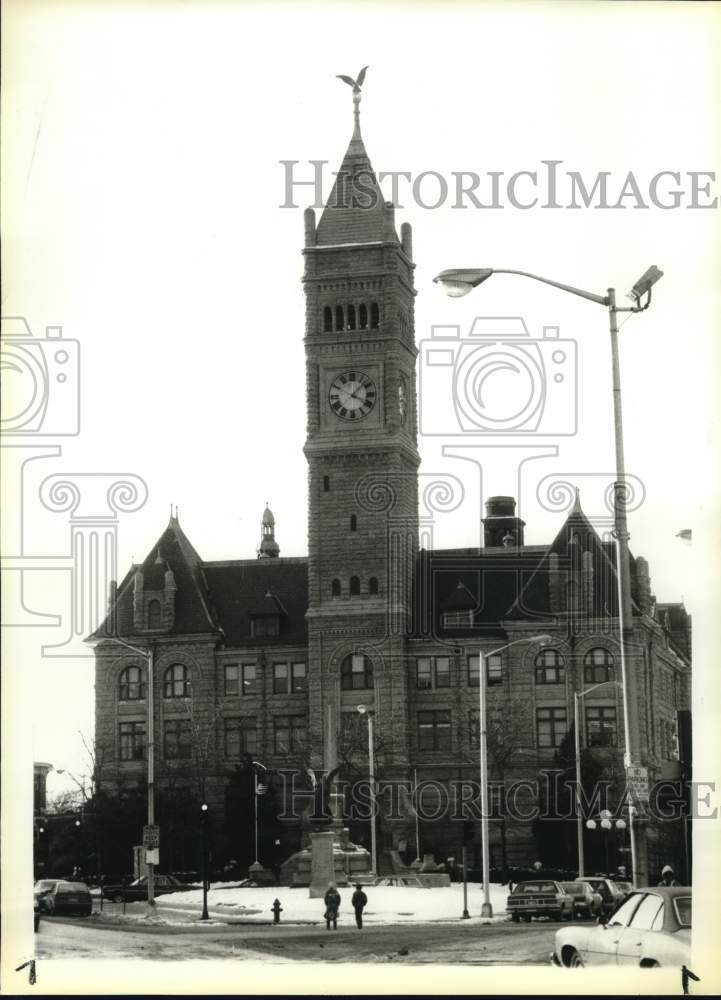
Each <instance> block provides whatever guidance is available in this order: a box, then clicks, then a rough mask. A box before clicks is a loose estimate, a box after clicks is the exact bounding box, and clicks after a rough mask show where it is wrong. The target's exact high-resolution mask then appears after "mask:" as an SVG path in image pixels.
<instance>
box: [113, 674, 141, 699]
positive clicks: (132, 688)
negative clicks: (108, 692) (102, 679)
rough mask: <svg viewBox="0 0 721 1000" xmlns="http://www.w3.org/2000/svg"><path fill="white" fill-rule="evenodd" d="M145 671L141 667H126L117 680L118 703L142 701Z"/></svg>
mask: <svg viewBox="0 0 721 1000" xmlns="http://www.w3.org/2000/svg"><path fill="white" fill-rule="evenodd" d="M144 698H145V671H144V670H143V669H142V668H141V667H126V668H125V669H124V670H122V671H121V673H120V677H119V678H118V699H119V701H143V699H144Z"/></svg>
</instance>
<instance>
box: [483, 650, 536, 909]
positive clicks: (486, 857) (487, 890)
mask: <svg viewBox="0 0 721 1000" xmlns="http://www.w3.org/2000/svg"><path fill="white" fill-rule="evenodd" d="M550 639H551V636H550V635H533V636H527V637H524V638H523V639H515V640H514V641H513V642H507V643H506V645H505V646H499V647H498V649H493V650H491V652H490V653H483V652H482V651H481V652H479V657H478V674H479V676H478V702H479V711H478V716H479V719H478V722H479V734H478V735H479V743H480V757H481V838H482V842H481V852H482V857H483V903H482V905H481V916H482V917H492V916H493V906H492V905H491V887H490V882H489V879H490V870H491V866H490V852H489V845H488V734H487V732H486V671H487V669H488V660H489V658H490V657H491V656H495V655H496V653H502V652H503V650H504V649H510V647H511V646H517V645H518V644H519V643H521V642H548V641H549V640H550Z"/></svg>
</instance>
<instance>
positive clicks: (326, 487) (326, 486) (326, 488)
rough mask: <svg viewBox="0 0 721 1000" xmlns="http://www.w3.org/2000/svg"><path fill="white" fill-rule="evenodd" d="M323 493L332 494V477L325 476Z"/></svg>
mask: <svg viewBox="0 0 721 1000" xmlns="http://www.w3.org/2000/svg"><path fill="white" fill-rule="evenodd" d="M323 492H324V493H330V476H323Z"/></svg>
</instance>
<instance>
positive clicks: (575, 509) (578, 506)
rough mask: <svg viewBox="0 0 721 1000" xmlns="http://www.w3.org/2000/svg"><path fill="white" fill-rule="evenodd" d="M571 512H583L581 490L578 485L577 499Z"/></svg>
mask: <svg viewBox="0 0 721 1000" xmlns="http://www.w3.org/2000/svg"><path fill="white" fill-rule="evenodd" d="M571 513H572V514H580V513H581V491H580V489H579V488H578V486H577V487H576V499H575V500H574V501H573V507H572V508H571Z"/></svg>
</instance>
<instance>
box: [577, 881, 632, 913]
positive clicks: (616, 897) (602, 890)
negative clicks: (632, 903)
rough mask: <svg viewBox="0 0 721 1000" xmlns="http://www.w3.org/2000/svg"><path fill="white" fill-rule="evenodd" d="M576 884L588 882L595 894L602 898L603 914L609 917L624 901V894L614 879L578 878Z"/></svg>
mask: <svg viewBox="0 0 721 1000" xmlns="http://www.w3.org/2000/svg"><path fill="white" fill-rule="evenodd" d="M574 881H576V882H587V883H588V885H590V886H591V888H592V889H593V891H594V892H597V893H598V894H599V896H600V897H601V908H602V912H603V913H605V914H606V915H608V914H609V913H613V911H614V910H615V909H616V907H617V906H618V904H619V903H620V902H621V901H622V900H623V893H622V892H621V890H620V889H618V888H617V886H616V883H615V882H614V881H613V879H610V878H603V876H601V875H588V876H584V877H583V878H577V879H575V880H574Z"/></svg>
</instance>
